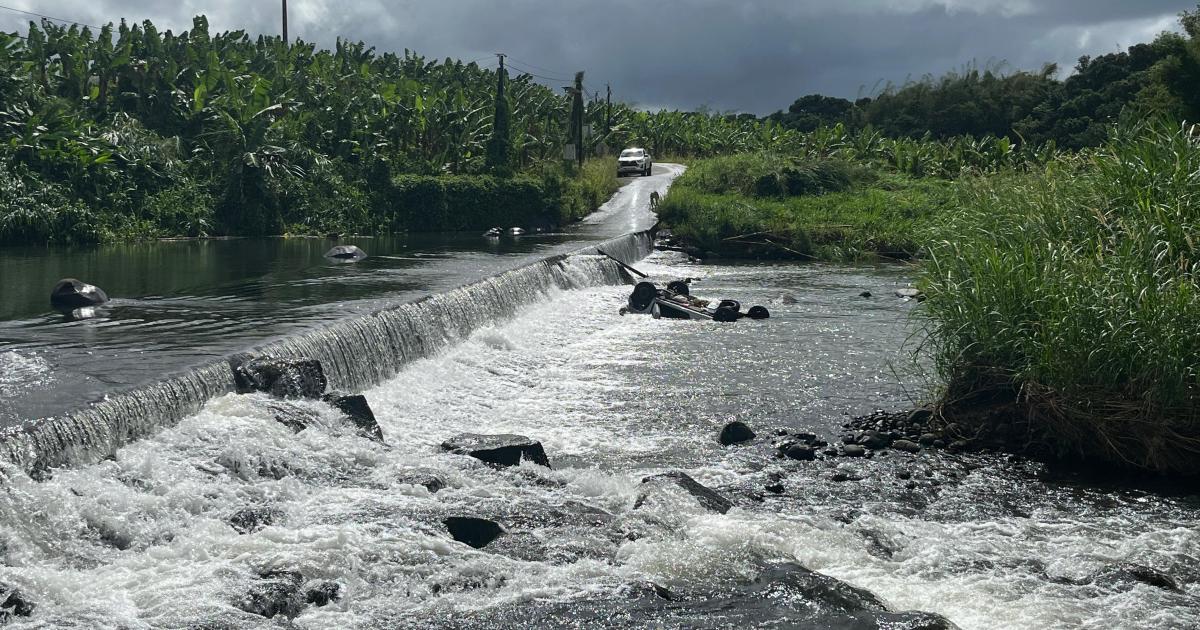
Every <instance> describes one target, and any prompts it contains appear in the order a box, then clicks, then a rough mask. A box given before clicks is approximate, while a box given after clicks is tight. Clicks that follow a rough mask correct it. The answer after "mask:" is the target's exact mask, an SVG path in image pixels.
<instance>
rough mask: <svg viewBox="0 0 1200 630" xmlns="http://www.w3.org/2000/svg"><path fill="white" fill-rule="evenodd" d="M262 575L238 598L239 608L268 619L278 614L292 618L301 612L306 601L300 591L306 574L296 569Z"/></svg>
mask: <svg viewBox="0 0 1200 630" xmlns="http://www.w3.org/2000/svg"><path fill="white" fill-rule="evenodd" d="M260 577H261V579H259V580H256V581H255V582H254V583H252V584H251V585H250V586H249V588H247V589H246V592H245V594H244V595H242V597H241V598H240V599H238V600H237V602H236V605H237V607H238V608H240V609H242V610H244V611H246V612H248V613H251V614H254V615H259V616H262V617H266V618H267V619H271V618H273V617H275V616H276V615H283V616H284V617H287V618H288V619H292V618H294V617H295V616H296V615H299V614H300V611H301V609H303V608H304V603H305V602H304V597H303V594H302V593H301V592H300V587H301V585H303V583H304V576H302V575H300V574H299V573H297V572H295V571H270V572H267V573H263V574H262V575H261V576H260Z"/></svg>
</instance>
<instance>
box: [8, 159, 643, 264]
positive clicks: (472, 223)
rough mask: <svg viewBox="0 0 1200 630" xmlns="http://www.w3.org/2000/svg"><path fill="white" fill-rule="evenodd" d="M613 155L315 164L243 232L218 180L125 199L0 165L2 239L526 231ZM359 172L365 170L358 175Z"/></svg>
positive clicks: (558, 211) (557, 221) (591, 184)
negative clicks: (528, 168)
mask: <svg viewBox="0 0 1200 630" xmlns="http://www.w3.org/2000/svg"><path fill="white" fill-rule="evenodd" d="M615 170H616V165H615V161H614V160H612V159H599V158H597V159H592V160H588V161H587V162H586V163H585V164H584V166H583V167H582V168H579V169H575V168H565V167H559V166H557V165H548V166H546V167H545V168H543V169H542V170H541V171H540V172H536V171H534V172H526V173H521V174H518V175H515V176H512V177H497V176H492V175H416V174H403V173H402V174H396V175H391V176H384V177H380V178H379V179H378V180H377V181H376V183H375V184H374V185H370V186H368V185H367V184H366V181H365V180H366V179H367V178H366V177H365V175H363V177H360V178H354V179H348V178H346V177H342V176H339V175H336V174H334V173H331V172H328V171H325V170H321V171H317V172H314V173H310V174H308V175H306V177H305V178H304V179H303V180H297V181H296V182H295V184H296V186H295V188H280V189H278V190H275V191H274V192H273V193H272V198H273V201H272V203H271V204H270V205H271V210H270V211H269V212H267V213H266V216H265V218H263V219H262V222H260V223H261V224H256V225H257V227H256V228H255V229H253V230H249V232H247V231H245V230H241V229H238V228H236V227H235V226H236V225H237V222H236V221H235V220H234V219H233V218H232V217H222V216H221V212H222V207H221V203H220V195H219V194H217V193H218V191H217V190H216V188H217V187H218V182H215V181H204V180H196V179H190V178H188V177H187V176H186V175H181V177H182V181H180V182H177V183H175V184H173V185H172V186H171V187H169V188H166V189H163V190H160V191H159V192H156V193H154V194H150V195H148V196H146V197H145V198H144V199H143V200H142V201H141V202H139V203H136V204H132V205H127V206H126V207H121V206H120V205H116V204H111V203H108V202H107V201H105V200H104V199H103V198H101V199H94V200H91V201H87V200H85V199H84V198H82V197H80V198H75V197H73V196H72V195H71V194H70V193H69V192H68V191H66V190H65V189H63V187H61V186H59V185H58V184H52V183H50V182H48V181H46V180H44V179H42V178H40V177H39V176H38V175H36V174H34V173H32V172H30V171H28V170H25V169H22V168H20V167H19V166H12V165H9V164H0V244H22V245H33V244H45V243H55V244H87V243H109V242H128V241H137V240H150V239H159V238H181V237H206V236H243V235H253V234H255V233H259V234H267V235H271V234H287V235H318V236H324V235H326V234H361V235H371V234H398V233H405V232H448V231H459V230H480V231H482V230H486V229H489V228H491V227H496V226H501V227H504V228H508V227H521V228H525V229H527V230H533V229H535V228H537V229H550V228H555V227H559V226H563V225H568V224H570V223H573V222H575V221H578V220H579V219H582V218H583V217H584V216H587V215H588V214H589V213H591V212H592V211H594V210H596V209H597V208H599V207H600V206H601V205H602V204H603V203H604V202H605V201H606V200H607V199H608V198H609V197H611V196H612V194H613V193H614V192H616V190H617V189H618V188H619V187H620V184H619V182H618V181H617V178H616V176H615ZM360 175H361V174H360Z"/></svg>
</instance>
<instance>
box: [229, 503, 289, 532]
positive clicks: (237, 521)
mask: <svg viewBox="0 0 1200 630" xmlns="http://www.w3.org/2000/svg"><path fill="white" fill-rule="evenodd" d="M281 520H283V511H282V510H277V509H275V508H269V507H258V506H248V507H244V508H241V509H239V510H237V511H236V512H234V513H233V514H231V515H229V518H227V519H225V522H227V523H229V525H230V527H233V528H234V529H235V530H237V532H238V533H239V534H252V533H254V532H256V531H258V530H260V529H262V528H264V527H267V526H270V525H274V524H275V523H278V522H279V521H281Z"/></svg>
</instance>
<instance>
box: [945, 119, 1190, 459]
mask: <svg viewBox="0 0 1200 630" xmlns="http://www.w3.org/2000/svg"><path fill="white" fill-rule="evenodd" d="M963 190H964V194H963V196H962V204H961V208H960V209H959V210H957V211H955V212H947V213H942V214H940V215H938V217H937V218H938V221H936V222H935V224H934V227H933V229H932V231H931V233H930V235H929V238H928V240H927V241H926V247H927V248H928V251H929V256H928V259H927V260H926V261H925V263H924V265H923V274H922V276H923V288H924V290H925V291H926V293H927V295H928V299H927V301H926V302H925V304H924V309H925V310H924V312H925V314H926V315H927V316H928V318H929V322H930V332H931V335H930V339H931V342H932V344H933V347H934V348H935V356H936V357H937V365H938V368H939V370H940V372H941V375H942V377H943V378H944V379H945V382H946V383H948V391H947V394H946V398H945V399H946V400H947V401H948V402H950V403H951V406H954V404H955V401H958V402H959V403H961V402H962V401H979V400H981V399H982V400H985V401H995V400H1000V401H1003V402H1005V403H1007V404H1013V405H1016V407H1017V411H1016V412H1015V414H1013V415H1015V417H1017V418H1022V419H1024V420H1026V421H1027V422H1028V423H1029V425H1030V432H1031V434H1032V435H1047V434H1048V435H1051V436H1053V440H1052V444H1053V446H1054V447H1055V448H1056V450H1058V451H1059V453H1060V454H1064V455H1087V456H1091V457H1098V458H1100V459H1104V460H1108V461H1112V462H1116V463H1126V464H1133V465H1135V466H1138V467H1142V468H1148V469H1152V470H1160V471H1187V472H1192V473H1196V472H1200V413H1198V412H1200V408H1198V406H1197V403H1198V402H1200V397H1198V395H1197V387H1198V386H1200V337H1198V336H1197V335H1196V334H1195V328H1196V322H1197V321H1200V287H1198V285H1197V277H1198V276H1197V274H1198V272H1200V127H1197V126H1195V125H1183V126H1180V125H1175V124H1173V123H1165V122H1162V121H1153V122H1149V123H1137V124H1127V125H1124V126H1122V127H1120V128H1118V129H1116V130H1115V131H1114V132H1113V135H1112V137H1111V139H1110V140H1109V141H1108V142H1107V143H1106V144H1105V145H1104V146H1103V147H1102V148H1101V149H1099V150H1098V151H1096V152H1095V153H1093V154H1090V155H1088V156H1078V157H1067V158H1063V159H1060V160H1055V161H1054V162H1052V163H1051V164H1049V165H1048V166H1047V167H1046V168H1044V169H1041V170H1038V171H1035V172H1029V173H1023V174H1008V175H1004V176H999V177H990V178H973V179H971V180H969V181H967V182H964V184H963Z"/></svg>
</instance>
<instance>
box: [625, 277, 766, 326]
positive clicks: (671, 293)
mask: <svg viewBox="0 0 1200 630" xmlns="http://www.w3.org/2000/svg"><path fill="white" fill-rule="evenodd" d="M626 313H639V314H649V315H653V316H654V317H655V318H659V317H666V318H668V319H711V320H713V321H717V322H736V321H737V320H739V319H741V318H743V317H749V318H750V319H767V318H768V317H770V316H771V313H769V312H768V311H767V309H766V308H765V307H762V306H752V307H750V309H749V310H747V311H746V312H744V313H743V312H742V305H741V304H740V303H739V302H738V301H737V300H721V301H720V302H717V304H716V305H715V306H714V305H713V304H712V302H710V301H708V300H701V299H699V298H695V297H692V295H691V290H690V289H689V287H688V284H687V283H686V282H684V281H683V280H675V281H672V282H670V283H668V284H667V287H666V288H665V289H660V288H658V287H657V286H655V285H654V283H653V282H639V283H637V285H635V286H634V287H633V293H631V294H630V295H629V304H628V305H627V306H624V307H622V308H621V314H622V315H624V314H626Z"/></svg>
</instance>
